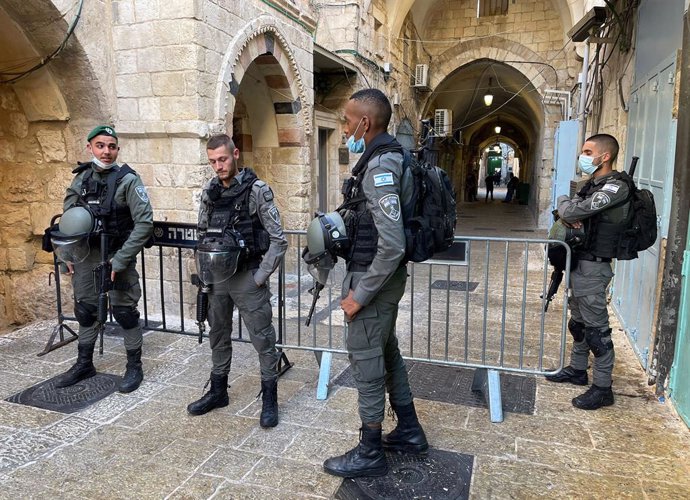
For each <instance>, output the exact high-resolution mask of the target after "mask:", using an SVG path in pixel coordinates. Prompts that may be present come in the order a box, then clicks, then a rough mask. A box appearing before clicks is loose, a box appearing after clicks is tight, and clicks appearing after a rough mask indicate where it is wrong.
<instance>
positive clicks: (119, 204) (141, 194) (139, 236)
mask: <svg viewBox="0 0 690 500" xmlns="http://www.w3.org/2000/svg"><path fill="white" fill-rule="evenodd" d="M87 141H88V143H87V146H86V147H87V149H88V150H89V151H90V152H91V153H92V154H93V158H92V159H91V161H90V162H88V163H83V164H81V165H79V166H78V167H77V168H76V169H74V171H73V172H74V173H75V174H76V176H75V177H74V180H73V181H72V184H71V185H70V187H69V188H67V194H66V196H65V200H64V213H63V215H62V217H61V218H60V229H61V231H62V233H63V234H62V237H61V238H60V237H57V238H55V239H53V249H54V251H55V253H56V255H57V257H58V260H61V261H62V262H63V263H65V264H66V265H67V268H68V271H69V273H70V274H72V287H73V289H74V300H75V304H74V315H75V316H76V318H77V321H78V322H79V341H78V342H79V343H78V346H77V348H78V351H79V354H78V358H77V362H76V363H75V364H74V366H72V367H71V368H70V369H69V370H68V371H67V372H66V373H64V374H62V375H61V376H60V377H59V378H58V379H57V381H56V382H55V386H56V387H68V386H71V385H74V384H76V383H77V382H79V381H81V380H84V379H86V378H89V377H93V376H94V375H96V368H95V367H94V365H93V352H94V347H95V344H96V339H97V336H98V331H99V327H101V326H102V325H99V324H98V322H97V321H96V319H97V314H96V313H97V309H98V295H99V290H97V289H96V288H95V286H94V269H95V268H96V267H97V266H98V265H99V264H100V263H101V262H102V261H103V260H109V261H110V264H111V266H112V273H111V276H110V278H111V280H112V290H110V292H109V299H110V306H111V308H112V313H113V317H114V318H115V321H117V322H118V323H119V324H120V326H121V327H122V328H123V330H124V343H125V349H126V351H127V367H126V371H125V374H124V377H123V378H122V381H121V382H120V386H119V391H120V392H124V393H128V392H132V391H134V390H136V389H137V388H138V387H139V385H140V384H141V382H142V380H143V378H144V373H143V369H142V363H141V347H142V329H141V324H140V323H139V311H138V310H137V303H138V302H139V298H140V297H141V286H140V285H139V274H138V273H137V270H136V260H137V255H138V254H139V252H141V249H142V248H143V247H144V245H145V243H146V242H147V241H148V240H149V238H150V237H151V234H152V233H153V209H152V208H151V203H150V202H149V198H148V195H147V193H146V188H145V187H144V185H143V183H142V182H141V179H140V177H139V176H138V175H137V174H136V172H135V171H134V170H132V169H131V168H130V167H129V166H128V165H126V164H124V165H119V164H118V163H117V156H118V153H119V151H120V147H119V145H118V138H117V133H116V132H115V129H114V128H113V127H110V126H106V125H102V126H99V127H96V128H94V129H93V130H92V131H91V132H90V133H89V135H88V137H87ZM100 231H105V232H106V233H107V234H108V235H109V238H108V241H109V245H108V249H107V255H106V256H102V255H101V248H100V240H99V238H98V235H97V234H96V233H97V232H100ZM70 234H72V235H79V236H80V238H76V237H73V238H71V237H69V235H70Z"/></svg>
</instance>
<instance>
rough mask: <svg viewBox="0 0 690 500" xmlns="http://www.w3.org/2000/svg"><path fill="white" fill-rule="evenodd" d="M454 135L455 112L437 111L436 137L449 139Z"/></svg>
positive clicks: (435, 115) (435, 113)
mask: <svg viewBox="0 0 690 500" xmlns="http://www.w3.org/2000/svg"><path fill="white" fill-rule="evenodd" d="M452 134H453V111H451V110H450V109H437V110H436V111H434V135H436V136H437V137H448V136H450V135H452Z"/></svg>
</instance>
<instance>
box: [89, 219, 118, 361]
mask: <svg viewBox="0 0 690 500" xmlns="http://www.w3.org/2000/svg"><path fill="white" fill-rule="evenodd" d="M112 272H113V266H112V264H111V263H110V261H109V260H108V234H107V233H106V232H105V231H101V262H100V264H98V266H96V268H95V269H94V270H93V283H94V288H95V290H96V293H98V311H97V313H96V321H97V322H98V330H99V331H98V335H99V337H100V341H99V345H98V354H101V355H102V354H103V334H104V333H105V322H106V320H107V319H108V292H109V291H110V290H112V289H113V281H112V279H111V278H110V276H111V274H112Z"/></svg>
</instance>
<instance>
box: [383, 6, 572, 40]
mask: <svg viewBox="0 0 690 500" xmlns="http://www.w3.org/2000/svg"><path fill="white" fill-rule="evenodd" d="M440 1H447V0H416V1H415V0H386V9H387V11H388V28H389V30H390V34H391V36H393V37H397V36H400V30H401V29H402V25H403V22H404V21H405V18H406V17H407V15H408V14H411V15H412V20H413V22H414V23H415V24H416V25H417V26H423V25H424V21H425V19H426V16H427V14H428V13H429V11H430V10H432V9H433V7H434V5H436V3H438V2H440ZM585 1H586V0H551V3H552V4H553V7H554V9H556V10H557V11H558V13H559V15H560V17H561V24H562V26H563V33H566V32H567V31H568V30H569V29H570V28H572V26H573V24H574V22H573V20H577V19H580V17H581V16H582V13H583V12H584V10H585V5H584V4H585Z"/></svg>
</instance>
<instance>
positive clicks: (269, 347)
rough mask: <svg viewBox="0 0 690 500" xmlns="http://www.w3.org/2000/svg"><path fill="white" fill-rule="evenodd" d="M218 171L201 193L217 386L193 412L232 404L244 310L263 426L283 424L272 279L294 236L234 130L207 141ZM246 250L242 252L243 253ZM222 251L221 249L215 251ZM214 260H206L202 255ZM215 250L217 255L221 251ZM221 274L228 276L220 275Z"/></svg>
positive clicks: (201, 243)
mask: <svg viewBox="0 0 690 500" xmlns="http://www.w3.org/2000/svg"><path fill="white" fill-rule="evenodd" d="M206 153H207V155H208V161H209V163H210V165H211V167H212V168H213V171H214V172H215V173H216V176H215V177H214V178H213V179H211V180H210V181H209V182H208V183H207V184H206V186H205V187H204V190H203V191H202V194H201V203H200V205H199V223H198V231H199V234H198V239H199V245H198V248H197V267H199V266H200V264H201V265H202V266H203V262H205V263H206V264H208V267H207V268H206V269H198V270H199V272H200V277H201V278H202V281H204V282H205V284H207V285H208V284H209V283H208V281H209V279H208V278H216V279H214V280H213V281H214V283H212V286H211V292H210V295H209V311H208V321H209V324H210V325H211V329H210V331H209V341H210V342H209V343H210V346H211V358H212V361H213V369H212V370H211V376H210V383H211V389H210V390H209V391H208V392H207V393H206V394H204V395H203V396H202V397H201V398H200V399H199V400H197V401H194V402H192V403H190V404H189V405H188V406H187V411H188V412H189V414H190V415H203V414H205V413H207V412H209V411H211V410H213V409H215V408H222V407H225V406H227V405H228V404H229V396H228V373H229V372H230V365H231V362H232V338H231V334H232V314H233V309H234V307H237V309H238V310H239V312H240V315H241V317H242V320H243V322H244V324H245V325H246V326H247V330H249V337H250V339H251V341H252V345H253V346H254V349H255V350H256V352H257V353H258V355H259V365H260V367H261V394H262V407H261V416H260V419H259V425H261V427H275V426H276V425H278V361H279V360H280V353H279V352H278V351H277V350H276V331H275V328H274V326H273V309H272V308H271V291H270V289H269V286H268V279H269V277H270V276H271V274H273V272H274V271H275V270H276V269H277V268H278V266H279V265H280V262H281V260H282V259H283V256H284V255H285V251H286V250H287V240H286V238H285V235H284V234H283V227H282V224H281V222H280V212H278V207H277V206H276V205H275V200H274V197H273V191H272V190H271V188H270V186H269V185H268V184H266V183H265V182H264V181H262V180H260V179H259V178H258V177H257V176H256V173H255V172H254V171H253V170H252V169H251V168H248V167H240V164H239V158H240V150H239V149H237V147H235V143H234V142H233V140H232V139H231V138H230V137H229V136H228V135H226V134H220V135H215V136H213V137H211V138H210V139H209V140H208V142H207V143H206ZM238 249H241V250H240V251H239V252H238ZM214 250H216V251H214ZM202 253H203V255H204V256H205V258H206V260H204V261H202V260H201V259H200V254H202ZM214 254H215V256H214ZM219 275H220V276H219Z"/></svg>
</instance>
